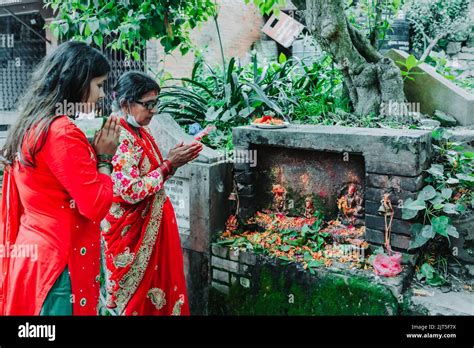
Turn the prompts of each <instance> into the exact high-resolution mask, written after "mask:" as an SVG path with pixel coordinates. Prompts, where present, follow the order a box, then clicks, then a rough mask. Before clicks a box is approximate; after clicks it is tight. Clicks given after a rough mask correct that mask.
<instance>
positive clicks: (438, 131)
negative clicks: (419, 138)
mask: <svg viewBox="0 0 474 348" xmlns="http://www.w3.org/2000/svg"><path fill="white" fill-rule="evenodd" d="M444 132H445V130H444V129H443V128H437V129H435V130H434V131H432V132H431V136H432V137H433V139H434V140H440V139H441V138H442V137H443V133H444Z"/></svg>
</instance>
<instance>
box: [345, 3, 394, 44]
mask: <svg viewBox="0 0 474 348" xmlns="http://www.w3.org/2000/svg"><path fill="white" fill-rule="evenodd" d="M402 5H403V1H402V0H388V1H387V0H386V1H380V0H360V1H357V2H354V1H353V0H347V1H346V13H347V17H348V19H349V21H350V22H351V24H352V25H353V26H354V27H356V28H357V29H358V30H360V31H362V32H363V33H365V35H366V37H367V38H368V39H369V40H370V43H371V44H372V46H374V47H375V48H379V47H378V46H379V45H378V42H381V41H382V40H384V39H385V37H386V35H387V33H388V32H389V31H390V30H391V27H392V23H393V21H394V19H395V18H396V15H397V13H398V11H399V10H400V8H401V6H402Z"/></svg>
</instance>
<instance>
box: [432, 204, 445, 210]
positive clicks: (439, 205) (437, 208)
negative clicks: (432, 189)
mask: <svg viewBox="0 0 474 348" xmlns="http://www.w3.org/2000/svg"><path fill="white" fill-rule="evenodd" d="M443 208H444V204H441V203H437V204H434V205H433V209H435V210H440V209H443Z"/></svg>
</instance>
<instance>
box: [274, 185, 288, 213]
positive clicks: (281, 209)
mask: <svg viewBox="0 0 474 348" xmlns="http://www.w3.org/2000/svg"><path fill="white" fill-rule="evenodd" d="M272 193H273V206H272V209H273V210H274V211H275V212H277V213H285V212H286V189H285V188H284V187H283V186H281V185H273V188H272Z"/></svg>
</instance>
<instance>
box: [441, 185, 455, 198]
mask: <svg viewBox="0 0 474 348" xmlns="http://www.w3.org/2000/svg"><path fill="white" fill-rule="evenodd" d="M452 194H453V190H451V189H450V188H444V189H443V190H441V196H442V197H443V198H444V199H450V198H451V195H452Z"/></svg>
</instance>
